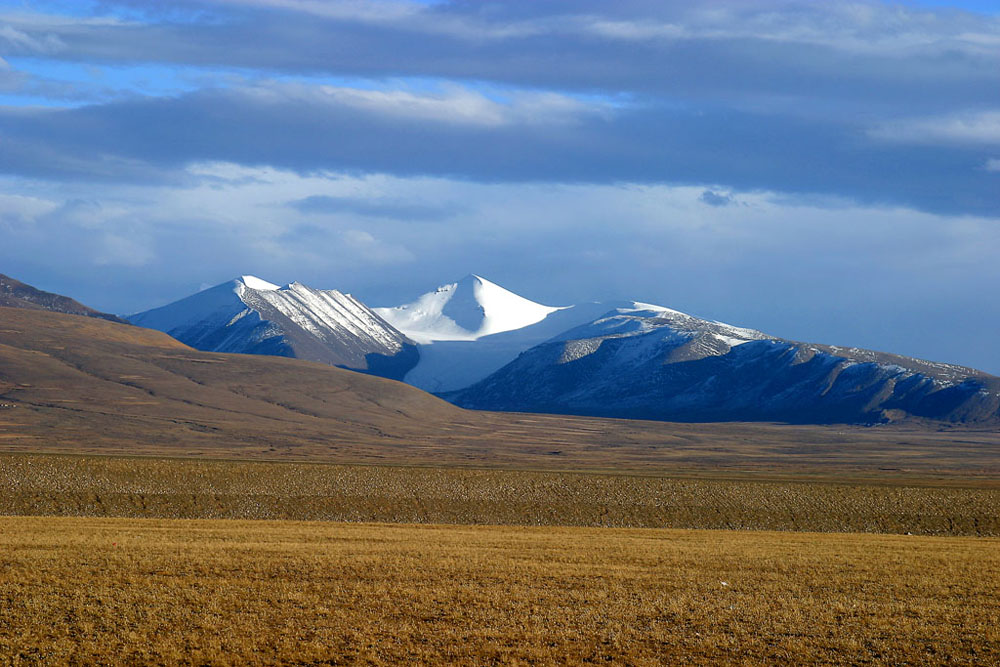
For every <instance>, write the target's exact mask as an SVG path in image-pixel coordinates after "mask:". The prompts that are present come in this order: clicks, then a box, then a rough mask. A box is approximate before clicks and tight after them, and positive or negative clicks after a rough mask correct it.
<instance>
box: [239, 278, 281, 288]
mask: <svg viewBox="0 0 1000 667" xmlns="http://www.w3.org/2000/svg"><path fill="white" fill-rule="evenodd" d="M240 281H241V282H242V283H243V284H244V285H246V286H247V287H249V288H250V289H255V290H263V291H271V290H276V289H278V286H277V285H275V284H273V283H269V282H267V281H266V280H261V279H260V278H258V277H257V276H240Z"/></svg>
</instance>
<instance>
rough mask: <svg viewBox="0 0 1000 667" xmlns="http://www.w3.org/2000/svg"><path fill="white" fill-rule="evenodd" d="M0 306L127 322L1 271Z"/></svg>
mask: <svg viewBox="0 0 1000 667" xmlns="http://www.w3.org/2000/svg"><path fill="white" fill-rule="evenodd" d="M0 307H5V308H27V309H29V310H49V311H52V312H54V313H66V314H68V315H84V316H86V317H97V318H100V319H102V320H108V321H110V322H119V323H124V322H125V320H123V319H121V318H120V317H118V316H117V315H111V314H110V313H102V312H100V311H99V310H94V309H93V308H90V307H88V306H85V305H83V304H82V303H80V302H79V301H75V300H73V299H71V298H69V297H68V296H62V295H60V294H53V293H52V292H44V291H42V290H40V289H37V288H35V287H32V286H31V285H27V284H25V283H22V282H21V281H20V280H14V279H13V278H11V277H9V276H5V275H3V274H2V273H0Z"/></svg>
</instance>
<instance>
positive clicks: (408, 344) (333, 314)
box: [129, 276, 417, 379]
mask: <svg viewBox="0 0 1000 667" xmlns="http://www.w3.org/2000/svg"><path fill="white" fill-rule="evenodd" d="M129 321H130V322H132V323H133V324H136V325H139V326H145V327H149V328H152V329H157V330H159V331H164V332H166V333H168V334H170V335H172V336H174V337H175V338H177V339H178V340H180V341H182V342H184V343H187V344H189V345H191V346H192V347H194V348H197V349H199V350H204V351H214V352H240V353H244V354H266V355H273V356H283V357H295V358H300V359H307V360H310V361H319V362H321V363H326V364H329V365H331V366H342V367H344V368H349V369H351V370H357V371H362V372H372V373H375V374H377V375H382V376H384V377H390V378H394V379H401V378H402V377H403V376H404V375H405V374H406V372H407V371H408V370H409V369H410V368H412V367H413V365H415V364H416V361H417V353H416V348H415V346H414V345H413V343H412V341H410V340H409V339H408V338H406V337H405V336H404V335H403V334H401V333H400V332H398V331H397V330H396V329H394V328H393V327H392V326H391V325H389V324H388V323H386V322H385V321H384V320H383V319H382V318H381V317H379V316H378V315H377V314H376V313H374V312H373V311H372V310H371V309H369V308H368V307H367V306H365V305H364V304H363V303H361V302H360V301H359V300H357V299H355V298H354V297H352V296H351V295H349V294H344V293H342V292H339V291H337V290H316V289H313V288H311V287H307V286H306V285H303V284H301V283H298V282H292V283H289V284H287V285H285V286H283V287H278V286H277V285H274V284H273V283H270V282H268V281H265V280H262V279H260V278H256V277H255V276H241V277H239V278H236V279H234V280H231V281H229V282H226V283H222V284H220V285H216V286H214V287H211V288H209V289H207V290H203V291H201V292H198V293H196V294H193V295H191V296H188V297H186V298H184V299H180V300H178V301H175V302H173V303H170V304H167V305H166V306H162V307H160V308H154V309H152V310H148V311H144V312H142V313H137V314H135V315H132V316H130V317H129Z"/></svg>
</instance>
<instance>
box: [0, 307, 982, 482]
mask: <svg viewBox="0 0 1000 667" xmlns="http://www.w3.org/2000/svg"><path fill="white" fill-rule="evenodd" d="M934 428H935V429H936V428H937V427H934ZM0 449H3V450H6V451H62V452H75V453H103V454H111V453H115V454H123V453H126V454H141V455H153V454H156V455H179V456H186V455H207V456H213V457H221V458H253V459H278V460H315V461H326V462H339V463H389V464H406V465H412V464H418V465H449V466H452V465H461V466H470V467H491V466H492V467H508V468H535V469H561V470H610V471H620V470H628V471H632V472H642V473H650V474H660V473H663V472H671V473H677V472H691V471H694V472H698V471H706V470H711V471H713V473H718V472H719V471H742V472H746V471H758V472H759V471H762V470H766V471H768V472H769V473H770V474H779V475H780V474H785V473H789V474H791V473H795V474H800V473H802V472H804V471H805V472H816V473H820V474H828V473H831V472H836V473H837V474H838V475H845V474H846V475H851V476H860V477H879V478H884V477H893V476H902V477H908V476H913V475H919V476H922V477H928V476H932V477H937V476H940V475H954V474H961V475H964V476H969V475H981V476H984V477H991V476H993V477H995V476H996V475H997V474H998V473H1000V434H998V433H996V432H994V431H988V430H980V431H975V430H968V429H951V430H944V431H939V430H932V429H930V428H926V429H922V428H919V427H916V426H908V427H905V428H903V427H900V428H890V427H879V428H868V429H865V428H857V427H855V428H851V427H812V426H788V425H773V424H671V423H660V422H643V421H627V420H612V419H594V418H577V417H563V416H551V415H521V414H501V413H488V412H469V411H465V410H462V409H460V408H457V407H455V406H452V405H450V404H448V403H446V402H444V401H441V400H439V399H437V398H435V397H433V396H431V395H429V394H427V393H424V392H422V391H420V390H418V389H415V388H413V387H410V386H408V385H404V384H402V383H399V382H394V381H391V380H384V379H381V378H377V377H372V376H368V375H363V374H358V373H353V372H350V371H345V370H341V369H337V368H332V367H329V366H325V365H321V364H316V363H311V362H306V361H300V360H295V359H287V358H279V357H264V356H251V355H233V354H220V353H209V352H199V351H196V350H193V349H191V348H189V347H187V346H185V345H183V344H181V343H178V342H177V341H175V340H174V339H172V338H170V337H169V336H167V335H165V334H162V333H159V332H156V331H152V330H147V329H141V328H138V327H133V326H129V325H121V324H116V323H112V322H106V321H102V320H97V319H92V318H82V317H73V316H68V315H63V314H58V313H51V312H45V311H35V310H21V309H10V308H0Z"/></svg>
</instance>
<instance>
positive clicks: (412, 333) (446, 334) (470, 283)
mask: <svg viewBox="0 0 1000 667" xmlns="http://www.w3.org/2000/svg"><path fill="white" fill-rule="evenodd" d="M562 309H563V308H560V307H556V306H545V305H542V304H540V303H535V302H534V301H530V300H528V299H525V298H524V297H522V296H518V295H517V294H514V293H513V292H511V291H509V290H506V289H504V288H503V287H500V286H499V285H497V284H496V283H493V282H490V281H489V280H486V279H485V278H482V277H481V276H477V275H468V276H466V277H465V278H463V279H462V280H460V281H459V282H457V283H452V284H450V285H443V286H441V287H439V288H437V289H436V290H434V291H433V292H427V293H426V294H423V295H421V296H420V297H418V298H417V300H416V301H413V302H412V303H408V304H404V305H402V306H396V307H395V308H373V309H372V310H374V311H375V312H376V313H377V314H378V315H379V316H381V317H382V318H383V319H384V320H386V321H387V322H388V323H389V324H391V325H392V326H394V327H396V329H398V330H399V331H401V332H403V333H404V334H405V335H406V336H408V337H409V338H411V339H412V340H414V341H416V342H417V343H420V344H423V345H427V344H430V343H433V342H434V341H474V340H478V339H479V338H482V337H483V336H489V335H491V334H497V333H503V332H505V331H514V330H516V329H522V328H524V327H528V326H531V325H532V324H536V323H538V322H541V321H542V320H544V319H545V318H546V317H548V316H549V315H550V314H551V313H554V312H556V311H557V310H562Z"/></svg>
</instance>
